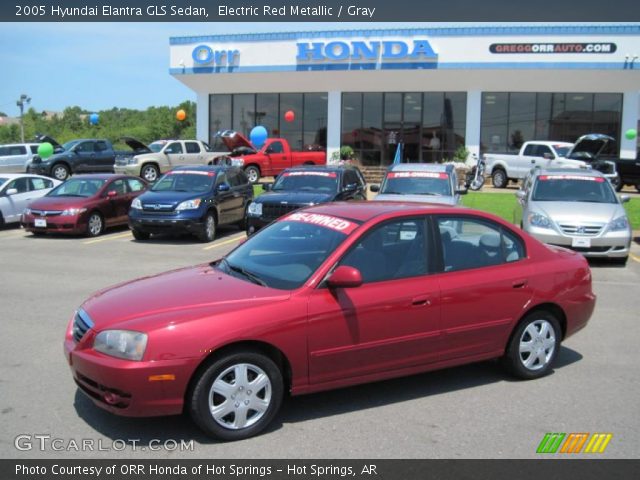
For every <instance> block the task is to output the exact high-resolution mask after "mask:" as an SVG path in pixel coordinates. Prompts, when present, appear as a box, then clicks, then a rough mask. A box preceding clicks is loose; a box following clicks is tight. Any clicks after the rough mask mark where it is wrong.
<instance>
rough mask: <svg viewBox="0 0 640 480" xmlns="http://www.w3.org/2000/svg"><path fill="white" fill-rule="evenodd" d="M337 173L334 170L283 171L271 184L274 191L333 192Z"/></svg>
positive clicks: (335, 186) (336, 184)
mask: <svg viewBox="0 0 640 480" xmlns="http://www.w3.org/2000/svg"><path fill="white" fill-rule="evenodd" d="M337 189H338V174H337V173H335V172H313V171H308V172H284V173H283V174H282V175H280V176H279V177H278V179H277V180H276V183H275V184H274V185H273V189H272V190H274V191H277V192H280V191H301V192H326V193H331V192H335V191H336V190H337Z"/></svg>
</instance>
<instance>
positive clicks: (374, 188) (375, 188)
mask: <svg viewBox="0 0 640 480" xmlns="http://www.w3.org/2000/svg"><path fill="white" fill-rule="evenodd" d="M369 190H371V191H372V192H379V191H380V185H378V184H375V183H374V184H373V185H371V186H370V187H369Z"/></svg>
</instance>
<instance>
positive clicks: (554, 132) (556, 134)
mask: <svg viewBox="0 0 640 480" xmlns="http://www.w3.org/2000/svg"><path fill="white" fill-rule="evenodd" d="M621 119H622V94H618V93H504V92H485V93H483V94H482V121H481V130H480V140H481V147H480V148H481V151H482V153H486V152H490V153H514V152H517V151H519V150H520V147H521V146H522V144H523V143H524V142H526V141H528V140H555V141H564V142H575V141H576V140H577V139H578V137H580V136H581V135H585V134H587V133H604V134H606V135H610V136H612V137H613V138H615V139H616V140H618V139H619V138H620V128H621ZM617 152H618V143H617V141H616V142H615V144H614V145H611V146H608V149H607V151H606V152H604V153H605V154H611V155H615V154H617Z"/></svg>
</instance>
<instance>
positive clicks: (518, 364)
mask: <svg viewBox="0 0 640 480" xmlns="http://www.w3.org/2000/svg"><path fill="white" fill-rule="evenodd" d="M561 335H562V331H561V330H560V323H559V322H558V320H557V319H556V317H555V316H554V315H552V314H551V313H549V312H546V311H537V312H532V313H530V314H529V315H527V316H526V317H525V318H524V319H523V320H522V321H521V322H520V324H519V325H518V326H517V327H516V329H515V331H514V333H513V336H512V338H511V340H510V342H509V345H508V346H507V351H506V353H505V356H504V358H503V363H504V365H505V367H506V368H507V370H508V371H509V372H510V373H511V374H512V375H514V376H516V377H519V378H522V379H525V380H530V379H534V378H539V377H542V376H544V375H546V374H547V373H549V370H550V369H551V365H552V364H553V361H554V360H555V358H556V356H557V354H558V350H559V349H560V337H561Z"/></svg>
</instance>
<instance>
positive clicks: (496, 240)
mask: <svg viewBox="0 0 640 480" xmlns="http://www.w3.org/2000/svg"><path fill="white" fill-rule="evenodd" d="M438 229H439V231H440V241H441V243H442V256H443V260H444V271H445V272H455V271H459V270H468V269H472V268H481V267H489V266H493V265H501V264H503V263H511V262H516V261H518V260H520V259H522V258H524V256H525V251H524V250H525V249H524V243H523V242H522V240H521V239H520V238H519V237H517V236H516V235H515V234H513V233H511V232H509V231H507V230H506V229H504V228H503V227H502V226H500V225H498V224H496V223H493V222H491V221H489V220H485V219H480V218H472V217H439V218H438Z"/></svg>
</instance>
